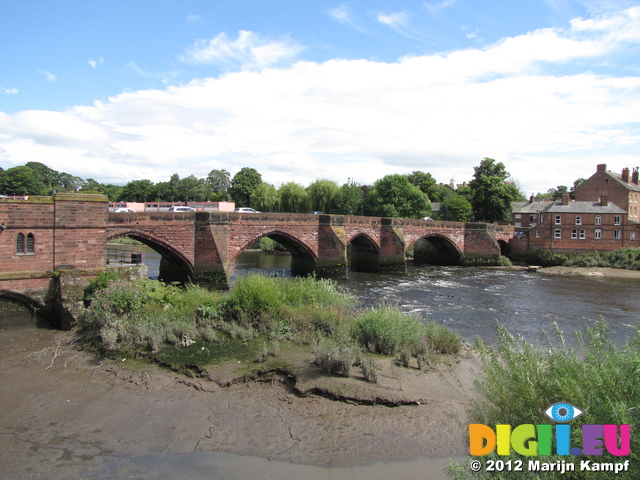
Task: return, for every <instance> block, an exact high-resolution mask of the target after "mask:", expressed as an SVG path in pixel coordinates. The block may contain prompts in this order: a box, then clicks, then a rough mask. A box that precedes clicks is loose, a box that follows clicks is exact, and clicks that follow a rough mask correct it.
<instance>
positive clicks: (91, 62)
mask: <svg viewBox="0 0 640 480" xmlns="http://www.w3.org/2000/svg"><path fill="white" fill-rule="evenodd" d="M87 63H88V64H89V66H90V67H91V68H98V65H102V64H103V63H104V58H102V57H100V58H99V59H98V60H94V59H93V58H89V59H88V60H87Z"/></svg>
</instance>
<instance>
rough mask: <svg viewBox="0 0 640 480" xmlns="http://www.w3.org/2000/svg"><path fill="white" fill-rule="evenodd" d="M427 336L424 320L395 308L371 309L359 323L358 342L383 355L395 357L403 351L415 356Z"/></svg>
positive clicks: (363, 315) (362, 316)
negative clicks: (404, 349)
mask: <svg viewBox="0 0 640 480" xmlns="http://www.w3.org/2000/svg"><path fill="white" fill-rule="evenodd" d="M425 335H426V327H425V324H424V323H423V322H422V320H420V319H419V318H418V317H416V316H413V315H405V314H404V313H403V312H402V311H401V310H399V309H397V308H394V307H381V308H377V309H369V310H367V311H365V312H364V313H363V314H362V315H361V316H360V317H359V318H358V321H357V331H356V336H357V338H358V341H359V342H360V343H361V344H362V345H363V346H364V347H365V348H367V349H369V350H370V351H371V352H374V353H381V354H383V355H395V354H396V353H398V352H400V351H401V350H402V349H403V348H407V349H409V350H410V351H411V352H413V353H415V352H416V351H417V349H418V348H419V346H420V344H421V343H422V339H423V338H424V337H425Z"/></svg>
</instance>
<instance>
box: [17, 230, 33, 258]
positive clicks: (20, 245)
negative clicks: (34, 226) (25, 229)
mask: <svg viewBox="0 0 640 480" xmlns="http://www.w3.org/2000/svg"><path fill="white" fill-rule="evenodd" d="M35 243H36V242H35V237H34V236H33V233H30V234H29V235H27V236H26V238H25V236H24V233H19V234H18V236H17V237H16V254H18V255H24V254H25V253H35V252H36V251H35Z"/></svg>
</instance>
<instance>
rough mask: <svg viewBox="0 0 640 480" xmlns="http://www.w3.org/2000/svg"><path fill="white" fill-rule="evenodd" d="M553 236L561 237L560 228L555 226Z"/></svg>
mask: <svg viewBox="0 0 640 480" xmlns="http://www.w3.org/2000/svg"><path fill="white" fill-rule="evenodd" d="M553 238H562V230H560V229H559V228H556V229H555V230H554V231H553Z"/></svg>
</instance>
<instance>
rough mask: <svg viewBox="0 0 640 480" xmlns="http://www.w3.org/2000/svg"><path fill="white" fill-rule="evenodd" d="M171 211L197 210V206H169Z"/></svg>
mask: <svg viewBox="0 0 640 480" xmlns="http://www.w3.org/2000/svg"><path fill="white" fill-rule="evenodd" d="M169 211H170V212H195V211H196V209H195V208H191V207H179V206H178V207H176V206H173V207H169Z"/></svg>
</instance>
